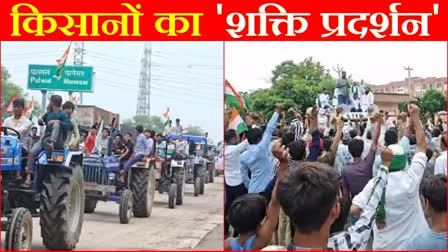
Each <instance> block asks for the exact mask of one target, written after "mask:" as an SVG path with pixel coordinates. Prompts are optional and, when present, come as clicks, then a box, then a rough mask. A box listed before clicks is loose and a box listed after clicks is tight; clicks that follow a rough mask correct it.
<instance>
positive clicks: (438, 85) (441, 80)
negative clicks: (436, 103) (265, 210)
mask: <svg viewBox="0 0 448 252" xmlns="http://www.w3.org/2000/svg"><path fill="white" fill-rule="evenodd" d="M409 85H410V86H411V94H410V96H411V97H420V96H422V95H423V94H424V93H426V92H427V91H428V90H431V89H437V90H439V91H440V92H442V93H446V91H447V84H446V77H429V78H421V77H412V78H410V79H408V78H406V79H404V80H402V81H394V82H390V83H389V84H385V85H375V93H384V94H386V93H392V94H407V95H408V96H409Z"/></svg>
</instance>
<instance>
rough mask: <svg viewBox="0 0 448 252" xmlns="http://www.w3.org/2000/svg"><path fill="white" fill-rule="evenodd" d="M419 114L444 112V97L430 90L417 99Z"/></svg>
mask: <svg viewBox="0 0 448 252" xmlns="http://www.w3.org/2000/svg"><path fill="white" fill-rule="evenodd" d="M418 101H419V103H420V107H421V112H422V113H426V112H430V113H431V114H434V113H437V112H439V111H444V110H446V95H444V94H443V93H442V92H440V91H439V90H437V89H431V90H429V91H428V92H426V93H425V94H424V95H423V96H421V97H420V98H419V99H418Z"/></svg>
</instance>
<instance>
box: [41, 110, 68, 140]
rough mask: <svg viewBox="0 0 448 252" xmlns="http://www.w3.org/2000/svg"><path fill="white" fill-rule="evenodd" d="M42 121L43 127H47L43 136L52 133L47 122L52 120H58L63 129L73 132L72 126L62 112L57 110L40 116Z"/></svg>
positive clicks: (51, 128)
mask: <svg viewBox="0 0 448 252" xmlns="http://www.w3.org/2000/svg"><path fill="white" fill-rule="evenodd" d="M42 120H43V121H44V122H45V125H47V127H45V135H47V134H50V133H51V132H53V127H50V126H48V122H49V121H52V120H58V121H59V124H60V125H61V128H63V129H67V130H73V124H72V122H71V121H70V119H69V118H68V116H67V114H66V113H65V111H64V110H59V111H58V112H53V111H47V113H45V115H43V116H42Z"/></svg>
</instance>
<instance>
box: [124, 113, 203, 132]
mask: <svg viewBox="0 0 448 252" xmlns="http://www.w3.org/2000/svg"><path fill="white" fill-rule="evenodd" d="M137 125H142V126H143V128H145V129H150V130H154V131H155V132H157V133H163V130H164V128H165V124H164V122H163V120H162V118H161V117H159V116H150V117H148V116H134V117H133V118H132V119H127V120H124V121H123V126H124V127H135V126H137ZM184 128H187V131H186V132H185V134H187V135H197V136H203V135H204V134H205V132H204V130H203V129H201V127H199V126H188V127H185V126H184Z"/></svg>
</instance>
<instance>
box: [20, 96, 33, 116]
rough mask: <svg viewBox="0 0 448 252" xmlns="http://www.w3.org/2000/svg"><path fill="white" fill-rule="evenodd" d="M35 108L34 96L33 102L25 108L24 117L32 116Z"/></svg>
mask: <svg viewBox="0 0 448 252" xmlns="http://www.w3.org/2000/svg"><path fill="white" fill-rule="evenodd" d="M33 110H34V98H33V97H31V102H30V103H29V104H28V106H27V107H26V108H25V110H23V113H22V115H23V116H24V117H31V114H32V113H33Z"/></svg>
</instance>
